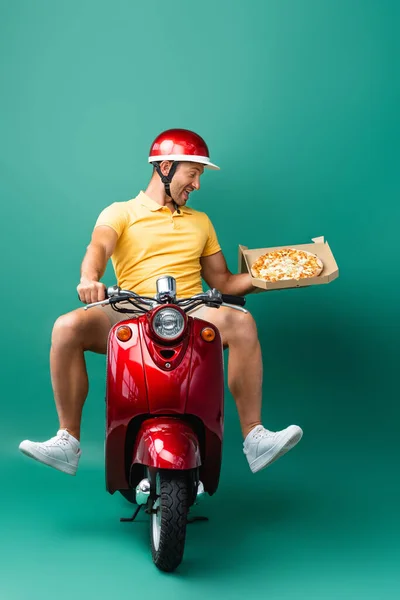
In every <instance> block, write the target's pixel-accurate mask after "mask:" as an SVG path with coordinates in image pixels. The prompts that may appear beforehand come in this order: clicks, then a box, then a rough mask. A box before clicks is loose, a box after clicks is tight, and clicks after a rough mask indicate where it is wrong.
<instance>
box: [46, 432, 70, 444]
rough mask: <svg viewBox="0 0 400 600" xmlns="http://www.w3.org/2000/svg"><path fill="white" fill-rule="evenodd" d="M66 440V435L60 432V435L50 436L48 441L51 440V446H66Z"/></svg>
mask: <svg viewBox="0 0 400 600" xmlns="http://www.w3.org/2000/svg"><path fill="white" fill-rule="evenodd" d="M67 440H68V438H67V436H66V435H65V434H63V433H62V434H61V435H55V436H54V437H52V438H51V439H50V440H49V442H51V444H52V446H68V441H67ZM46 445H47V444H46Z"/></svg>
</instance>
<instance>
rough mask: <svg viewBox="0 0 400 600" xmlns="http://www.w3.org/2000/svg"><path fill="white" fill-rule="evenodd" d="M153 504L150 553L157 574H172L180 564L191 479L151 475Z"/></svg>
mask: <svg viewBox="0 0 400 600" xmlns="http://www.w3.org/2000/svg"><path fill="white" fill-rule="evenodd" d="M153 481H154V493H155V501H154V503H153V506H152V514H151V519H150V540H151V553H152V555H153V561H154V564H155V565H156V567H157V568H158V569H160V570H161V571H174V570H175V569H176V568H177V567H178V566H179V565H180V563H181V562H182V558H183V552H184V549H185V538H186V523H187V515H188V511H189V498H190V489H191V488H190V485H191V480H190V478H189V477H188V473H187V472H184V471H174V470H160V471H157V472H156V473H155V474H154V479H153Z"/></svg>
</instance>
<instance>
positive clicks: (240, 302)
mask: <svg viewBox="0 0 400 600" xmlns="http://www.w3.org/2000/svg"><path fill="white" fill-rule="evenodd" d="M221 296H222V302H226V303H227V304H236V305H237V306H244V305H245V304H246V298H243V296H231V295H230V294H221Z"/></svg>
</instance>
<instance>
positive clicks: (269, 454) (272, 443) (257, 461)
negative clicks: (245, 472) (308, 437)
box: [243, 425, 303, 473]
mask: <svg viewBox="0 0 400 600" xmlns="http://www.w3.org/2000/svg"><path fill="white" fill-rule="evenodd" d="M302 436H303V431H302V429H301V428H300V427H298V426H297V425H290V426H289V427H286V429H282V431H269V430H268V429H265V427H263V426H262V425H257V427H254V429H252V430H251V431H250V433H249V434H248V436H247V437H246V439H245V440H244V443H243V452H244V453H245V455H246V457H247V460H248V462H249V465H250V469H251V470H252V471H253V473H257V471H260V470H261V469H265V467H268V466H269V465H270V464H271V463H273V462H274V460H276V459H277V458H279V457H280V456H283V455H284V454H285V453H286V452H287V451H288V450H291V449H292V448H293V447H294V446H295V445H296V444H297V443H298V442H299V441H300V440H301V438H302Z"/></svg>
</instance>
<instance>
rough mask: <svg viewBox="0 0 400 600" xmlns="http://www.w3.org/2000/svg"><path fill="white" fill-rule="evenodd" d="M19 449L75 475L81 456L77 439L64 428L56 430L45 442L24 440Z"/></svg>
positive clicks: (40, 460) (46, 463) (50, 465)
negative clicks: (53, 435)
mask: <svg viewBox="0 0 400 600" xmlns="http://www.w3.org/2000/svg"><path fill="white" fill-rule="evenodd" d="M19 449H20V450H21V452H22V453H23V454H26V455H27V456H30V457H31V458H34V459H35V460H38V461H39V462H41V463H44V464H45V465H49V467H53V468H54V469H58V470H59V471H63V472H64V473H68V474H69V475H75V473H76V470H77V468H78V462H79V458H80V456H81V450H80V447H79V442H78V440H77V439H76V438H74V437H73V436H72V435H71V434H69V433H68V431H65V429H60V430H59V431H57V435H56V436H55V437H52V438H51V439H50V440H48V441H47V442H31V441H29V440H24V441H23V442H21V443H20V445H19Z"/></svg>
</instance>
